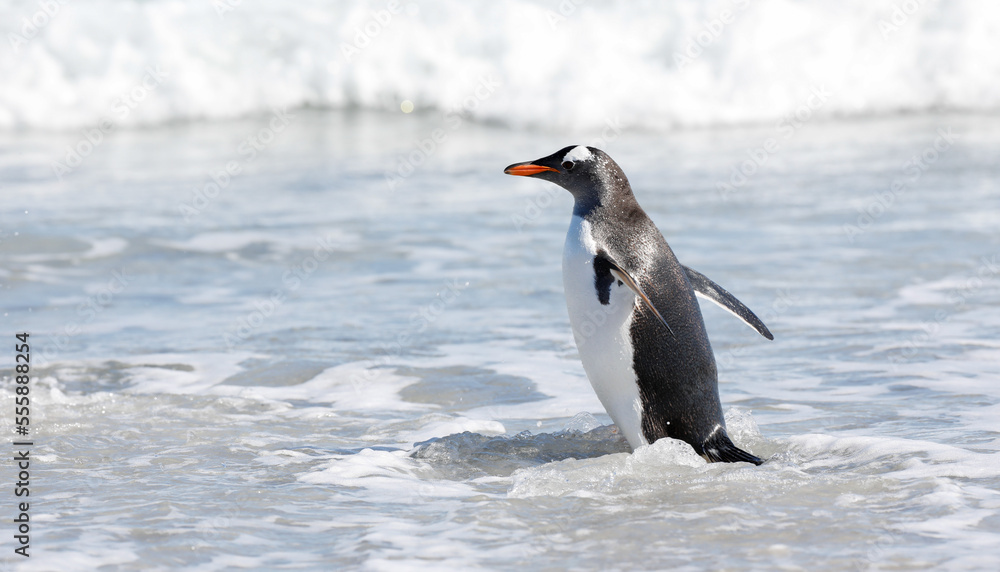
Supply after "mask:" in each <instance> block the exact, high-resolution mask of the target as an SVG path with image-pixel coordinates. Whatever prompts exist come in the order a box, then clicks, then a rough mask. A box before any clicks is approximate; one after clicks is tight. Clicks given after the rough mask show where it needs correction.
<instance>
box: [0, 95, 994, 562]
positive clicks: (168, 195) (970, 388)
mask: <svg viewBox="0 0 1000 572" xmlns="http://www.w3.org/2000/svg"><path fill="white" fill-rule="evenodd" d="M292 115H294V117H293V118H291V120H290V123H289V125H288V126H287V128H285V129H284V130H283V131H282V132H281V133H277V134H276V136H275V138H274V139H273V141H272V142H271V144H270V145H268V146H267V147H266V148H265V149H264V150H262V151H261V152H260V153H259V155H258V156H257V157H255V158H254V160H252V161H250V160H249V159H248V157H245V156H241V155H240V154H239V153H238V152H237V151H236V149H238V147H239V145H240V142H241V141H243V140H244V139H245V138H246V137H248V136H252V135H254V134H257V133H259V132H260V130H261V129H263V128H265V127H266V126H267V125H269V124H270V120H271V117H270V116H260V117H253V118H248V119H246V120H243V121H234V122H228V123H213V124H193V125H179V126H173V127H161V128H156V129H147V130H134V131H127V132H122V133H120V134H117V135H116V136H114V137H112V138H109V139H108V141H107V142H106V143H105V145H106V147H104V148H103V149H102V150H101V153H100V154H96V153H95V154H94V155H93V157H91V159H90V160H88V161H87V162H86V164H84V165H83V166H81V167H80V168H79V170H78V171H76V172H74V174H73V176H71V177H66V178H65V180H64V182H61V183H59V184H53V183H51V182H50V179H51V176H50V173H49V172H48V168H49V165H48V163H49V157H51V156H52V155H53V154H54V153H58V151H59V149H60V148H61V147H62V146H63V145H64V143H63V141H64V139H65V136H63V135H58V134H56V135H44V134H37V133H36V134H34V135H31V136H27V137H17V138H11V137H8V138H5V139H4V140H3V143H2V147H0V152H2V156H3V157H4V164H3V167H2V168H3V171H4V175H5V188H4V191H3V192H4V193H5V203H4V207H3V217H4V225H3V229H2V230H3V240H2V242H0V249H2V250H0V252H2V255H0V256H2V261H3V265H2V268H3V292H4V293H3V319H4V323H5V324H6V332H5V333H4V335H6V336H8V337H9V338H10V340H9V341H11V344H10V347H11V348H13V340H14V338H13V336H14V334H15V333H16V332H19V331H22V330H23V331H28V332H30V333H31V340H32V347H33V358H34V360H35V361H34V362H33V368H34V369H33V371H34V378H33V381H32V383H33V388H32V391H33V393H32V397H33V406H32V415H33V417H32V431H33V434H32V436H33V438H34V440H35V442H36V446H35V448H34V450H33V452H32V455H33V457H32V462H33V465H32V466H33V467H34V473H33V474H34V475H35V476H34V480H33V489H32V497H31V499H32V506H33V508H32V511H33V512H32V519H33V520H32V523H33V524H32V526H33V531H34V532H33V536H32V550H33V556H32V558H31V561H30V564H29V563H28V562H23V563H21V562H19V561H18V560H15V559H14V558H11V557H8V560H7V562H8V563H9V564H11V565H14V564H19V565H20V567H19V568H18V569H25V570H28V569H32V570H36V569H45V570H56V569H58V570H93V569H97V568H99V567H101V566H109V567H111V568H116V569H124V570H139V569H143V570H148V569H170V568H177V567H185V568H189V569H195V570H222V569H231V568H238V567H248V568H261V569H277V568H283V569H308V568H341V567H364V568H367V569H393V570H397V569H441V568H467V567H474V566H479V567H488V568H499V569H512V568H523V567H531V568H564V567H567V568H605V569H637V568H638V569H664V568H690V569H703V568H743V567H748V566H749V567H767V568H771V567H787V568H806V569H830V570H839V569H845V568H851V567H854V568H862V569H864V568H869V567H871V568H890V567H901V568H920V567H938V566H946V567H949V568H991V567H993V566H994V565H995V564H996V562H997V561H998V560H1000V552H998V551H997V549H996V546H995V544H996V539H997V538H998V535H1000V492H998V487H1000V453H998V452H997V449H998V444H997V429H996V421H995V416H996V412H997V411H998V408H1000V405H998V404H1000V389H998V384H997V381H998V380H997V364H998V358H1000V342H998V335H1000V325H998V324H1000V289H998V287H997V285H998V284H1000V270H998V266H997V265H998V262H1000V259H998V254H1000V234H998V231H997V222H998V220H1000V218H998V215H1000V212H998V204H997V196H996V190H995V188H994V186H993V185H994V181H995V180H996V176H997V165H996V161H995V157H996V156H997V153H998V151H1000V137H998V135H997V134H998V133H1000V130H998V128H1000V122H998V120H997V119H995V118H992V117H987V116H966V115H922V116H912V117H898V118H890V119H866V120H853V121H840V122H820V123H815V124H810V125H808V126H803V128H802V129H801V130H799V131H798V132H796V134H795V135H794V137H792V138H790V139H787V140H785V139H781V138H780V135H776V133H775V130H774V128H773V127H771V126H767V127H756V128H754V127H747V128H728V129H709V130H694V131H684V132H676V133H671V134H648V133H647V134H643V133H623V134H622V135H621V136H620V137H618V138H617V139H616V140H614V141H607V142H606V145H605V147H606V148H607V151H608V152H609V153H610V154H611V155H612V156H613V157H615V158H616V159H617V160H618V162H619V163H620V164H621V165H622V167H623V169H624V170H625V172H626V173H627V174H628V176H629V177H630V180H631V182H632V185H633V188H634V189H635V193H636V196H637V198H638V200H639V202H640V204H642V205H643V206H644V207H645V208H646V210H647V211H648V213H649V214H650V216H651V217H652V218H653V220H654V221H655V222H656V223H657V225H658V226H659V228H660V229H661V230H662V231H663V233H664V235H665V236H666V238H667V240H668V241H669V242H670V243H671V245H672V247H673V249H674V251H675V252H676V253H677V256H678V257H679V259H680V260H681V261H682V262H683V263H685V264H687V265H689V266H692V267H693V268H696V269H698V270H700V271H701V272H704V273H705V274H707V275H708V276H710V277H711V278H713V279H714V280H716V281H717V282H719V283H720V284H722V285H723V286H724V287H726V288H727V289H729V290H730V291H731V292H733V293H734V294H735V295H737V296H738V297H739V298H740V299H741V300H742V301H743V302H745V303H746V304H747V305H748V306H749V307H750V308H752V309H753V310H755V311H756V312H757V314H758V315H759V316H761V317H762V319H764V321H765V322H766V323H767V324H768V326H769V327H770V329H771V331H772V332H773V333H774V335H775V339H774V341H773V342H769V341H767V340H765V339H763V338H762V337H760V336H758V335H757V334H756V333H755V332H753V331H752V330H750V329H749V328H747V327H746V326H745V325H743V324H741V323H739V322H738V321H736V320H735V319H733V318H732V317H731V316H729V315H728V314H726V313H725V312H723V311H721V310H719V309H717V308H715V307H714V306H711V305H710V306H708V307H705V308H704V310H703V311H704V316H705V320H706V322H707V325H708V331H709V334H710V337H711V340H712V343H713V347H714V349H715V354H716V359H717V361H718V364H719V372H720V375H719V378H720V383H719V389H720V392H721V395H722V400H723V403H724V406H725V407H726V409H727V414H726V415H727V422H728V424H729V427H730V432H731V434H732V435H733V438H734V440H735V441H736V442H737V443H738V444H739V445H740V446H741V447H743V448H746V449H749V450H751V451H753V452H754V453H755V454H757V455H760V456H762V457H765V458H767V459H768V461H767V462H766V463H765V464H764V465H762V466H760V467H752V466H749V465H746V464H706V463H705V462H704V461H703V460H702V459H701V458H700V457H698V456H696V455H695V454H694V452H693V451H692V450H691V448H690V447H689V446H687V445H686V444H684V443H681V442H677V441H673V440H661V441H659V442H657V443H655V444H654V445H652V446H648V447H643V448H641V449H639V450H637V451H634V452H631V451H630V450H629V448H628V446H627V444H626V443H625V442H624V440H623V439H622V438H621V436H620V435H618V434H617V432H616V431H615V429H614V427H613V426H612V425H611V422H610V419H609V418H608V417H607V416H606V415H605V414H604V412H603V410H602V408H601V406H600V403H599V402H598V401H597V399H596V397H595V396H594V394H593V392H592V390H591V389H590V387H589V384H588V382H587V379H586V377H585V375H584V373H583V370H582V367H581V365H580V362H579V357H578V355H577V351H576V348H575V346H574V344H573V341H572V334H571V331H570V327H569V322H568V318H567V315H566V310H565V305H564V299H563V295H562V284H561V272H560V269H559V265H560V256H561V254H560V253H561V244H562V240H563V237H564V233H565V230H566V226H567V224H568V220H569V216H570V210H571V200H570V196H569V194H568V193H566V192H565V191H563V190H562V189H559V188H557V187H554V186H552V185H548V184H545V183H544V182H541V181H534V180H527V179H519V178H512V177H507V176H505V175H503V174H502V169H503V168H504V167H505V166H506V165H508V164H510V163H513V162H517V161H521V160H529V159H532V158H535V157H538V156H543V155H547V154H548V153H550V152H552V151H553V150H555V149H557V148H559V147H560V146H562V145H565V144H573V143H579V142H581V141H577V140H569V139H566V138H565V137H564V136H562V135H558V134H553V133H548V132H524V131H518V130H509V129H507V128H503V127H490V126H484V125H479V124H473V123H465V124H463V126H462V127H461V128H460V129H457V130H454V131H451V132H449V136H448V138H447V139H446V140H445V141H444V142H442V143H440V144H439V145H438V147H437V149H436V150H435V151H434V152H433V153H432V154H431V155H430V156H429V157H428V158H427V159H426V161H425V162H424V163H423V164H421V165H415V166H414V169H413V171H412V173H410V174H409V176H407V177H400V178H399V179H398V180H397V179H393V178H392V177H387V175H386V171H387V170H391V169H390V168H391V166H392V165H394V164H395V162H396V161H398V160H400V159H399V158H400V157H402V156H406V155H408V154H410V153H411V152H412V149H414V148H417V143H415V142H416V141H420V140H421V139H422V138H424V137H425V134H427V133H430V132H432V131H433V130H435V129H437V128H438V126H439V124H440V122H441V121H442V118H441V116H440V115H437V114H433V113H428V114H423V115H421V114H412V115H407V116H394V115H388V114H381V113H365V112H309V111H303V110H299V111H295V112H294V113H292ZM942 133H944V134H949V135H948V137H949V139H942ZM770 138H777V139H778V140H780V149H779V150H778V151H776V152H775V153H772V154H769V156H768V159H767V161H766V163H765V164H764V165H762V166H760V167H759V168H758V170H757V171H756V172H755V173H754V174H753V175H751V176H747V177H746V181H745V182H744V183H743V184H740V185H738V186H736V185H731V184H730V182H729V181H730V178H731V177H732V176H733V169H734V168H735V169H737V170H739V169H740V165H741V164H742V163H743V162H744V161H745V160H747V157H748V156H750V154H752V153H751V152H750V151H748V149H750V150H751V151H752V150H753V149H755V148H757V147H758V146H762V145H763V144H764V142H766V141H767V140H768V139H770ZM948 141H950V142H948ZM935 144H937V146H938V148H939V149H940V150H938V151H936V153H937V156H936V157H934V158H933V160H931V158H932V157H933V153H931V152H929V151H927V150H928V149H931V150H933V149H935ZM925 153H926V158H922V159H920V160H919V161H918V162H916V163H913V160H912V157H913V156H914V155H916V156H918V157H923V156H924V154H925ZM234 161H235V162H237V163H239V165H238V166H239V172H238V173H236V174H233V175H230V179H229V182H228V184H227V185H225V186H224V187H221V188H220V189H219V190H218V192H216V191H215V190H213V189H211V188H209V190H208V192H209V193H210V194H213V195H214V198H208V197H207V196H206V198H205V199H204V200H198V198H197V197H198V193H199V192H202V193H204V192H205V189H206V187H208V185H209V184H210V183H212V181H213V176H215V177H216V178H218V179H219V180H222V179H223V177H222V176H221V175H219V173H220V172H221V171H223V170H225V169H226V165H227V164H229V163H230V162H234ZM908 162H909V163H911V164H910V165H908ZM915 165H916V170H914V166H915ZM387 166H388V167H387ZM894 181H898V183H897V186H896V190H895V191H893V190H892V189H893V188H894V187H893V182H894ZM900 184H901V185H902V186H901V187H900V186H899V185H900ZM726 185H731V188H727V187H726ZM196 203H197V204H196ZM185 207H190V209H194V210H190V209H187V210H186V209H185ZM11 374H13V371H9V372H8V377H7V378H6V381H5V385H6V387H7V388H8V389H10V388H12V387H13V381H12V378H11V377H10V375H11ZM10 409H11V408H10V407H4V408H3V410H2V414H3V423H4V426H5V427H7V428H13V417H12V416H11V413H12V411H10ZM8 543H9V542H8ZM5 556H6V555H5ZM18 558H20V557H18Z"/></svg>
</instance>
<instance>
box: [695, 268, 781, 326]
mask: <svg viewBox="0 0 1000 572" xmlns="http://www.w3.org/2000/svg"><path fill="white" fill-rule="evenodd" d="M683 268H684V272H686V273H687V277H688V281H690V282H691V287H692V288H694V293H695V294H698V295H699V296H701V297H702V298H705V299H707V300H711V301H712V302H715V303H716V304H717V305H718V306H719V307H720V308H722V309H723V310H725V311H727V312H729V313H730V314H732V315H734V316H736V317H737V318H739V319H741V320H743V322H744V323H746V325H748V326H750V327H751V328H753V329H755V330H757V332H758V333H760V335H762V336H764V337H765V338H767V339H769V340H773V339H774V335H773V334H771V331H770V330H768V329H767V326H765V325H764V322H762V321H760V318H758V317H757V315H756V314H754V313H753V312H751V311H750V308H747V307H746V306H744V305H743V302H740V301H739V300H737V299H736V296H733V295H732V294H730V293H729V292H727V291H726V289H725V288H723V287H722V286H719V285H718V284H716V283H715V282H712V281H711V280H709V278H708V277H707V276H705V275H704V274H702V273H701V272H698V271H697V270H694V269H693V268H688V267H687V266H684V267H683Z"/></svg>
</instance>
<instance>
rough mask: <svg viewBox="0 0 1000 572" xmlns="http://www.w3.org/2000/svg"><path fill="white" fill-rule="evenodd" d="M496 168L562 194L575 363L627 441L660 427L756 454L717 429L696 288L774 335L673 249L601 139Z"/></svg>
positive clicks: (721, 454) (718, 450) (720, 453)
mask: <svg viewBox="0 0 1000 572" xmlns="http://www.w3.org/2000/svg"><path fill="white" fill-rule="evenodd" d="M504 173H506V174H508V175H517V176H524V177H533V178H537V179H543V180H545V181H549V182H551V183H555V184H557V185H559V186H560V187H562V188H564V189H566V190H567V191H569V192H570V193H571V194H572V195H573V199H574V205H573V217H572V219H571V222H570V225H569V232H568V233H567V234H566V243H565V246H564V249H563V286H564V289H565V292H566V307H567V310H568V311H569V318H570V324H571V325H572V328H573V338H574V340H575V341H576V345H577V348H578V350H579V353H580V359H581V361H582V362H583V368H584V371H586V373H587V377H588V379H589V380H590V383H591V385H592V386H593V388H594V391H595V392H596V393H597V396H598V398H599V399H600V400H601V404H603V405H604V408H605V409H606V410H607V412H608V415H610V416H611V419H612V420H614V422H615V425H617V426H618V428H619V430H620V431H621V432H622V434H623V435H624V436H625V438H626V439H627V440H628V442H629V445H630V446H631V447H632V448H633V449H636V448H638V447H640V446H642V445H648V444H651V443H653V442H655V441H657V440H658V439H662V438H664V437H671V438H674V439H680V440H682V441H685V442H687V443H688V444H690V445H691V447H693V448H694V450H695V452H696V453H698V455H700V456H702V457H703V458H704V459H705V460H706V461H708V462H720V461H721V462H739V461H743V462H748V463H754V464H756V465H759V464H761V463H763V462H764V461H763V460H762V459H761V458H759V457H757V456H755V455H753V454H751V453H748V452H746V451H743V450H742V449H740V448H738V447H737V446H736V445H734V444H733V442H732V440H730V438H729V435H728V434H727V433H726V422H725V419H724V418H723V413H722V403H721V401H720V399H719V381H718V372H717V370H716V366H715V356H714V354H713V353H712V346H711V344H710V343H709V341H708V334H707V333H706V331H705V321H704V320H703V319H702V316H701V309H700V307H699V305H698V301H697V299H696V295H698V296H701V297H703V298H705V299H707V300H710V301H712V302H714V303H716V304H718V305H719V306H721V307H722V308H723V309H725V310H727V311H729V312H730V313H732V314H733V315H735V316H737V317H738V318H740V319H741V320H743V321H744V322H745V323H746V324H747V325H749V326H750V327H752V328H753V329H755V330H756V331H757V332H759V333H760V334H761V335H762V336H764V337H765V338H767V339H769V340H773V339H774V336H773V335H772V334H771V332H770V331H769V330H768V329H767V326H765V325H764V323H763V322H762V321H761V320H760V319H759V318H758V317H757V316H756V315H755V314H754V313H753V312H751V311H750V309H749V308H747V307H746V306H744V305H743V304H742V303H741V302H740V301H739V300H737V299H736V297H734V296H733V295H732V294H730V293H729V292H727V291H726V290H725V289H724V288H722V287H721V286H719V285H718V284H716V283H715V282H713V281H711V280H710V279H708V278H707V277H706V276H705V275H704V274H701V273H699V272H697V271H695V270H693V269H691V268H688V267H686V266H683V265H681V263H680V262H678V261H677V257H676V256H674V253H673V251H672V250H671V249H670V246H669V245H667V241H666V240H665V239H664V238H663V235H662V234H661V233H660V231H659V230H658V229H657V228H656V225H655V224H653V221H652V220H651V219H650V218H649V216H647V215H646V213H645V211H643V210H642V207H640V206H639V203H638V202H637V201H636V199H635V195H633V193H632V187H631V186H630V185H629V182H628V179H627V178H626V177H625V173H624V172H622V169H621V167H619V166H618V164H617V163H615V161H614V160H612V159H611V157H609V156H608V155H607V154H606V153H605V152H603V151H601V150H600V149H596V148H594V147H587V146H582V145H571V146H569V147H566V148H563V149H560V150H559V151H556V152H555V153H553V154H552V155H549V156H548V157H542V158H541V159H537V160H535V161H527V162H523V163H515V164H513V165H510V166H509V167H507V168H506V169H504Z"/></svg>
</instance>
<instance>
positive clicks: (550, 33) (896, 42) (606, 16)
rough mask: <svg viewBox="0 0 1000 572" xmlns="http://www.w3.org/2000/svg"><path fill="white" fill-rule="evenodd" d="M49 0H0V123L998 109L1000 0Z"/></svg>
mask: <svg viewBox="0 0 1000 572" xmlns="http://www.w3.org/2000/svg"><path fill="white" fill-rule="evenodd" d="M46 6H48V8H49V9H48V11H46V10H44V9H43V7H41V6H40V5H39V4H37V3H34V2H18V1H14V0H4V1H2V2H0V15H2V16H3V17H2V18H0V32H2V36H3V38H5V42H4V43H5V44H6V45H5V49H4V50H0V77H3V78H4V81H3V82H2V85H0V129H7V130H10V129H26V128H41V129H47V130H72V131H78V130H79V129H95V128H107V130H108V131H113V130H117V129H122V128H125V127H129V126H136V125H154V124H162V123H171V122H177V121H189V120H201V119H206V118H210V119H218V118H233V117H243V116H247V115H256V114H266V113H270V112H271V110H272V109H273V108H286V107H287V108H297V107H303V106H308V107H314V108H315V107H318V108H335V109H345V108H346V109H356V108H361V109H377V110H396V109H399V108H400V104H401V102H402V101H404V100H407V101H410V102H411V103H412V104H413V106H414V108H415V109H416V110H417V111H421V110H424V111H427V110H433V111H435V112H442V113H443V112H451V113H453V114H454V115H455V116H456V117H457V116H462V117H471V118H475V119H477V120H481V121H489V122H492V123H500V124H506V125H513V126H535V127H542V128H550V129H560V130H564V131H570V132H574V133H580V132H582V131H585V130H598V131H599V130H601V129H606V128H609V126H610V127H615V126H620V127H624V128H628V127H640V128H642V129H646V130H668V129H671V128H674V127H677V126H705V125H730V124H744V123H756V122H767V123H774V122H777V121H781V120H784V121H790V122H794V121H795V118H796V116H800V117H801V116H803V115H806V114H820V115H823V116H827V117H838V116H845V115H846V116H858V115H860V116H867V115H873V114H883V113H899V112H912V111H927V110H933V111H941V110H963V111H996V110H997V109H998V108H1000V82H997V80H996V78H997V77H1000V52H998V50H996V49H994V48H995V45H996V41H995V38H996V37H997V36H998V35H1000V7H998V6H997V4H996V3H994V2H988V1H985V0H952V1H947V2H945V1H943V0H923V1H917V0H907V1H897V0H876V1H872V0H850V1H843V2H837V3H829V2H821V1H818V0H812V1H807V2H790V1H787V0H710V1H700V0H684V1H678V2H669V3H654V2H645V3H641V4H636V3H600V2H583V1H581V0H575V1H569V0H567V1H566V2H558V1H555V0H553V1H526V0H503V1H493V2H486V1H478V2H460V1H458V0H448V1H439V2H408V1H406V0H399V1H395V0H393V1H392V2H389V1H388V0H386V1H371V2H363V3H362V2H351V1H346V0H342V1H318V0H309V1H301V2H296V3H294V5H289V6H284V5H282V6H280V7H279V6H275V5H273V3H268V2H264V1H261V0H243V1H240V2H237V1H236V0H219V1H217V2H189V3H179V2H171V1H167V0H155V1H150V2H135V1H130V2H112V1H109V0H86V1H83V0H81V1H73V2H69V1H65V0H52V2H50V3H49V4H46ZM102 124H103V127H102Z"/></svg>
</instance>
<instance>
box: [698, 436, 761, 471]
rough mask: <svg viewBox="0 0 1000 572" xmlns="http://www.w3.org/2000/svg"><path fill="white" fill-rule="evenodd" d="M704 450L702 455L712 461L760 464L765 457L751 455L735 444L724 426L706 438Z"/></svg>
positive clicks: (703, 445)
mask: <svg viewBox="0 0 1000 572" xmlns="http://www.w3.org/2000/svg"><path fill="white" fill-rule="evenodd" d="M702 451H704V453H702V456H703V457H705V458H706V459H707V460H708V461H709V462H711V463H719V462H722V463H738V462H741V461H742V462H745V463H753V464H755V465H760V464H761V463H763V462H764V459H761V458H760V457H757V456H756V455H751V454H750V453H747V452H746V451H744V450H743V449H740V448H739V447H737V446H736V445H734V444H733V442H732V441H731V440H730V439H729V435H727V434H726V430H725V429H723V428H722V427H719V428H718V429H717V430H716V431H715V432H714V433H712V434H711V435H710V436H709V437H708V439H705V443H704V444H702Z"/></svg>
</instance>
